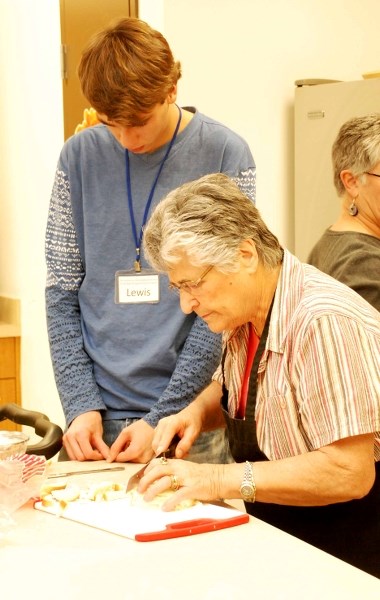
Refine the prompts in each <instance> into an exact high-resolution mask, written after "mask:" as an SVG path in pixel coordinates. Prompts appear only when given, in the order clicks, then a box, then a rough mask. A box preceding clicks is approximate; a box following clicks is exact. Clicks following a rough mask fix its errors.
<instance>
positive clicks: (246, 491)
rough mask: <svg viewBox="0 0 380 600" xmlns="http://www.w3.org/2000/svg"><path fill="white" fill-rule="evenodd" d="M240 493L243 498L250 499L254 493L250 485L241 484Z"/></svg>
mask: <svg viewBox="0 0 380 600" xmlns="http://www.w3.org/2000/svg"><path fill="white" fill-rule="evenodd" d="M240 493H241V495H242V496H243V497H244V498H251V497H252V496H253V493H254V489H253V485H252V484H251V483H243V485H242V486H241V488H240Z"/></svg>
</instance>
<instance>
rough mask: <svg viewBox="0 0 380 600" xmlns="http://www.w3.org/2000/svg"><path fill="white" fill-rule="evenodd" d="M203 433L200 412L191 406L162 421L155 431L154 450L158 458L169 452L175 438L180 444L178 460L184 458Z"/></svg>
mask: <svg viewBox="0 0 380 600" xmlns="http://www.w3.org/2000/svg"><path fill="white" fill-rule="evenodd" d="M201 431H202V421H201V419H200V415H199V411H197V410H194V407H193V406H192V405H191V404H190V405H189V406H187V407H186V408H185V409H184V410H182V411H181V412H179V413H178V414H176V415H171V416H170V417H164V418H163V419H161V420H160V421H159V423H158V425H157V427H156V429H155V432H154V436H153V441H152V448H153V450H154V453H155V454H156V456H157V455H158V454H161V453H162V452H164V451H165V450H167V449H168V448H169V446H170V444H171V442H172V440H173V438H174V437H175V436H177V437H178V438H179V442H178V444H177V446H176V449H175V457H176V458H184V457H185V456H186V455H187V454H188V452H189V450H190V448H191V446H192V445H193V443H194V441H195V440H196V439H197V437H198V436H199V434H200V433H201Z"/></svg>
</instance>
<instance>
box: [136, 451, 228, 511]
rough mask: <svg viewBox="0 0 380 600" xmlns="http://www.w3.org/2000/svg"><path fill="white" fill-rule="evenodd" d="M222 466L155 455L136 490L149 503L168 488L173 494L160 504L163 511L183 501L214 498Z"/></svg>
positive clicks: (218, 493) (219, 487)
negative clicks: (155, 457)
mask: <svg viewBox="0 0 380 600" xmlns="http://www.w3.org/2000/svg"><path fill="white" fill-rule="evenodd" d="M225 466H226V465H208V464H198V463H192V462H190V461H187V460H179V459H175V458H174V459H166V458H165V459H164V458H157V459H154V460H153V461H152V462H151V463H150V464H149V465H148V467H147V468H146V470H145V473H144V476H143V477H142V478H141V481H140V483H139V486H138V491H139V492H140V493H141V494H143V495H144V500H146V501H147V502H149V501H150V500H153V498H154V497H155V496H157V494H160V493H162V492H166V491H168V490H172V491H173V492H174V493H173V495H172V496H171V497H170V498H169V499H168V500H167V501H166V502H165V503H164V504H163V506H162V509H163V510H166V511H170V510H174V508H175V507H176V506H177V505H178V504H179V503H180V502H182V501H183V500H204V501H206V500H217V499H220V497H221V482H222V478H223V471H224V468H225Z"/></svg>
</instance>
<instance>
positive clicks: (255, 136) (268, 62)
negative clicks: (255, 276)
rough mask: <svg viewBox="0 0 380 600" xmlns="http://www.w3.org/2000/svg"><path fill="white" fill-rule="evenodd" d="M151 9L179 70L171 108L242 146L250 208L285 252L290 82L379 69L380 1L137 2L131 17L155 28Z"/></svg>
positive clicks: (289, 236)
mask: <svg viewBox="0 0 380 600" xmlns="http://www.w3.org/2000/svg"><path fill="white" fill-rule="evenodd" d="M160 4H161V6H162V8H163V28H162V31H163V33H164V34H165V36H166V37H167V39H168V41H169V43H170V44H171V46H172V48H173V51H174V53H175V55H176V58H177V59H179V60H180V61H181V63H182V67H183V77H182V80H181V81H180V85H179V90H180V94H179V102H180V104H183V105H185V104H193V105H196V106H197V107H198V108H199V110H201V111H202V112H204V113H206V114H208V115H210V116H212V117H214V118H216V119H219V120H221V121H223V122H224V123H226V124H228V125H229V126H230V127H232V128H233V129H235V130H236V131H238V132H239V133H241V134H242V135H243V136H244V137H245V138H246V140H247V141H248V142H249V144H250V147H251V150H252V153H253V155H254V157H255V160H256V163H257V194H258V195H257V204H258V208H259V209H260V210H261V212H262V215H263V217H264V219H265V220H266V222H267V224H268V225H269V227H270V228H271V229H272V230H273V231H274V232H275V233H276V234H277V235H278V236H279V237H280V238H281V241H282V242H283V243H285V244H286V245H287V246H288V247H289V248H290V249H291V250H292V249H293V242H294V240H293V235H294V232H293V208H294V207H293V190H294V186H293V99H294V81H295V80H297V79H302V78H312V77H317V78H328V79H341V80H355V79H361V75H362V73H364V72H366V71H375V70H379V67H380V36H379V23H380V2H379V1H378V0H362V1H361V2H358V1H357V0H266V1H264V0H191V2H189V1H188V0H140V17H141V18H143V19H145V20H147V21H148V22H149V17H150V10H153V12H152V16H153V17H154V19H155V20H156V19H157V11H158V6H157V5H160ZM160 20H162V16H161V15H160V14H159V19H158V23H159V22H160ZM152 24H153V25H155V24H156V23H155V22H154V23H152Z"/></svg>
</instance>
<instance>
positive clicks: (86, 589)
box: [0, 462, 380, 600]
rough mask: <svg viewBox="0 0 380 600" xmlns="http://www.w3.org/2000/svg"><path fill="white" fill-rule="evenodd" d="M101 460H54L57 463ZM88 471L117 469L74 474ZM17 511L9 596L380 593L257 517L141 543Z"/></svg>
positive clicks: (2, 546) (3, 571)
mask: <svg viewBox="0 0 380 600" xmlns="http://www.w3.org/2000/svg"><path fill="white" fill-rule="evenodd" d="M100 464H101V463H77V462H75V463H73V462H67V463H66V462H65V463H55V464H54V465H53V470H54V471H56V472H57V471H59V472H62V471H64V470H79V469H83V468H86V469H87V468H91V469H97V468H99V466H100ZM102 466H104V465H103V464H102ZM124 466H125V471H124V472H115V473H114V474H113V475H112V480H115V481H117V480H119V481H124V480H125V479H127V478H128V477H129V476H130V475H132V474H133V473H134V471H136V470H137V469H138V468H139V466H138V465H133V464H125V465H124ZM140 466H141V465H140ZM89 478H90V480H91V482H92V481H94V478H95V480H96V478H99V481H104V480H105V479H110V475H107V474H105V473H98V474H96V475H90V476H88V475H75V476H74V477H72V478H71V480H72V481H76V482H78V483H81V484H86V483H87V481H88V480H89ZM233 504H234V505H235V506H236V507H238V508H241V507H242V504H240V503H239V502H238V503H233ZM13 516H14V519H15V521H16V522H17V527H16V528H14V530H13V531H12V532H11V533H10V534H9V535H8V537H7V538H5V539H3V540H2V541H0V596H1V598H2V599H3V600H16V599H17V600H25V599H27V600H34V599H36V600H37V599H38V600H41V599H46V600H84V599H91V600H106V599H107V600H108V599H110V598H117V599H120V600H148V599H149V598H151V599H152V600H174V599H176V600H177V598H178V599H180V600H246V599H247V598H249V599H250V598H252V599H257V600H280V599H281V600H287V599H289V600H298V599H302V600H303V599H304V598H307V599H308V600H340V599H342V600H343V599H344V600H359V599H360V600H362V599H363V600H372V599H373V600H375V599H376V600H379V599H380V580H379V579H376V578H375V577H372V576H370V575H368V574H366V573H364V572H362V571H360V570H358V569H356V568H354V567H351V566H350V565H348V564H346V563H344V562H342V561H340V560H338V559H336V558H334V557H332V556H330V555H328V554H326V553H324V552H321V551H320V550H317V549H316V548H313V547H312V546H310V545H308V544H305V543H304V542H301V541H300V540H297V539H296V538H293V537H292V536H290V535H288V534H286V533H284V532H282V531H280V530H278V529H276V528H274V527H272V526H270V525H268V524H266V523H264V522H262V521H260V520H258V519H255V518H252V517H251V518H250V522H249V523H248V524H246V525H241V526H238V527H232V528H230V529H225V530H222V531H215V532H211V533H205V534H201V535H194V536H189V537H183V538H177V539H170V540H164V541H158V542H135V541H133V540H130V539H127V538H124V537H120V536H117V535H114V534H111V533H107V532H104V531H101V530H98V529H95V528H92V527H88V526H86V525H82V524H80V523H74V522H72V521H68V520H67V519H63V518H58V517H55V516H52V515H49V514H46V513H42V512H39V511H37V510H35V509H34V508H33V506H32V503H28V504H27V505H25V506H24V507H22V508H21V509H19V510H18V511H17V512H16V513H14V515H13Z"/></svg>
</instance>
